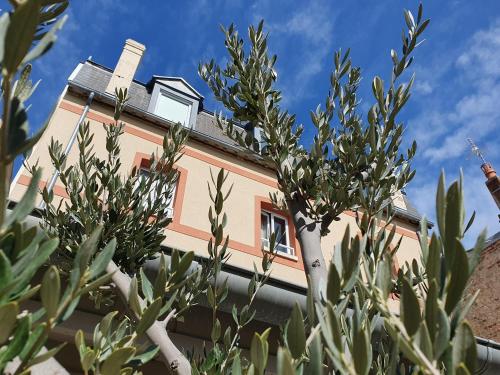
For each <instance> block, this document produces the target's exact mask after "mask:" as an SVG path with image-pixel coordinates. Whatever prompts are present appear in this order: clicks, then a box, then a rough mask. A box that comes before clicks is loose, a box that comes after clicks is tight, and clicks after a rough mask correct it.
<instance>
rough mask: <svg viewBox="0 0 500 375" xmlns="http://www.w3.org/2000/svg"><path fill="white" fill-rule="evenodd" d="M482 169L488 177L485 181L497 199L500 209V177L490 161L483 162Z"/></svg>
mask: <svg viewBox="0 0 500 375" xmlns="http://www.w3.org/2000/svg"><path fill="white" fill-rule="evenodd" d="M481 169H482V170H483V173H484V176H485V177H486V179H487V180H486V182H485V184H486V187H487V188H488V190H489V191H490V194H491V196H492V197H493V199H494V200H495V202H496V204H497V207H498V208H499V209H500V177H498V176H497V173H496V172H495V170H494V169H493V167H492V166H491V164H490V163H483V164H482V165H481Z"/></svg>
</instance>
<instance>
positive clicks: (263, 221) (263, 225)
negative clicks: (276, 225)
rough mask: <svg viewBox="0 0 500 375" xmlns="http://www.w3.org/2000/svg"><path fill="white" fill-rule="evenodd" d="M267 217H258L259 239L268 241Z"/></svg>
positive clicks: (265, 215)
mask: <svg viewBox="0 0 500 375" xmlns="http://www.w3.org/2000/svg"><path fill="white" fill-rule="evenodd" d="M269 235H270V233H269V215H268V214H266V213H264V212H263V213H262V214H261V215H260V238H262V239H269Z"/></svg>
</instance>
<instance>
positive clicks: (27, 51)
mask: <svg viewBox="0 0 500 375" xmlns="http://www.w3.org/2000/svg"><path fill="white" fill-rule="evenodd" d="M11 4H12V5H13V10H12V12H10V13H9V14H7V13H4V14H3V15H2V16H0V41H1V43H0V60H1V67H2V78H3V80H2V98H3V106H4V111H3V115H2V124H4V125H3V126H2V127H1V128H0V142H1V147H0V202H1V203H0V372H3V371H5V370H6V368H7V367H8V366H9V364H10V362H11V361H12V360H13V359H14V358H15V357H18V358H19V359H20V365H19V366H18V367H17V368H15V369H14V370H13V372H14V373H16V374H20V373H28V372H29V368H30V367H31V366H33V365H34V364H37V363H40V362H43V361H45V360H47V359H48V358H50V357H52V356H54V355H56V354H57V352H58V351H59V350H60V349H61V347H62V346H57V347H53V348H49V350H47V351H45V352H42V351H41V349H42V348H43V346H44V345H45V344H46V342H47V339H48V337H49V335H50V333H51V331H52V330H53V329H54V328H55V327H56V326H57V325H58V324H61V323H62V322H64V321H65V320H67V319H68V318H69V317H70V316H71V314H72V313H73V312H74V310H75V309H76V308H77V306H78V303H79V301H80V299H81V298H82V297H83V296H85V295H86V294H88V293H94V296H95V295H96V291H98V290H100V288H101V287H102V286H103V285H107V284H109V283H110V282H111V281H113V284H114V286H115V288H116V290H117V291H118V293H119V294H121V296H122V297H123V299H124V302H126V305H127V308H128V311H123V312H122V311H120V312H117V311H113V312H111V313H109V314H107V315H106V316H105V317H104V318H103V319H102V321H101V322H100V323H99V324H98V325H97V326H96V327H95V330H94V334H93V337H92V340H91V342H89V341H86V340H85V338H84V334H83V332H82V331H78V332H77V334H76V337H75V344H76V347H77V349H78V351H79V355H80V362H81V367H82V370H83V371H84V373H86V374H90V373H92V374H138V373H139V371H140V367H141V366H142V365H143V364H145V363H147V362H148V361H150V360H151V359H152V358H154V357H155V356H156V355H157V354H158V353H159V352H161V350H160V349H161V348H160V345H158V344H159V343H158V342H154V340H153V342H154V343H155V344H156V345H152V346H144V345H142V344H141V343H142V342H143V341H142V340H143V339H144V336H148V337H149V338H151V337H158V333H163V334H164V335H163V336H162V335H160V336H161V337H163V338H164V339H165V340H170V339H169V337H168V334H167V333H166V332H168V323H169V321H170V320H171V319H182V318H183V315H184V313H185V312H186V311H187V310H189V309H190V308H191V307H192V306H193V305H196V304H197V303H199V301H200V299H201V297H202V296H206V299H207V302H208V305H209V307H210V308H211V310H212V319H211V322H212V329H211V335H210V336H211V343H210V344H211V345H210V348H209V349H206V351H205V353H204V355H200V356H194V355H190V356H189V360H190V362H191V365H192V373H193V374H229V373H231V374H264V373H266V372H267V371H268V370H274V369H270V366H269V365H268V362H269V356H270V354H271V353H270V348H269V347H270V338H269V337H270V334H271V329H270V328H268V329H266V330H264V332H262V333H254V335H253V338H252V340H251V344H250V347H249V348H248V349H249V354H248V355H247V354H245V352H244V351H243V350H242V347H241V346H240V345H241V343H240V340H241V334H242V331H243V330H244V329H245V328H248V326H249V324H250V323H251V322H252V320H253V318H254V316H255V309H254V301H255V299H256V296H257V294H258V292H259V290H260V289H261V288H262V286H263V285H264V284H265V283H266V282H267V280H268V278H269V276H270V272H271V264H272V262H273V259H274V255H275V254H274V252H271V253H268V252H264V253H263V261H262V269H263V272H262V273H261V272H259V270H258V269H257V267H256V266H254V275H253V277H252V279H251V281H250V283H249V285H248V296H247V301H246V303H245V304H243V305H242V306H236V305H235V306H233V309H232V317H233V324H231V325H228V326H224V325H223V323H221V320H220V319H219V318H220V308H221V305H222V304H223V303H224V301H225V300H226V298H227V296H228V293H229V288H228V280H227V279H226V280H221V272H222V269H223V266H224V263H225V262H226V261H227V259H228V257H229V253H228V243H229V237H228V236H227V235H226V234H225V233H224V228H225V227H226V225H227V216H226V214H225V213H224V212H223V208H224V202H225V201H226V200H227V199H228V196H229V193H230V191H231V188H229V189H228V190H227V191H225V188H224V184H225V182H226V180H227V176H228V175H227V174H226V173H225V172H224V171H223V170H221V171H219V173H218V174H217V176H216V177H214V176H213V175H212V178H211V184H210V183H209V185H208V189H209V194H210V197H211V200H212V207H210V210H209V213H208V218H209V221H210V227H211V235H212V236H211V239H210V240H209V242H208V245H207V250H208V254H209V258H208V259H207V260H205V261H202V260H195V257H194V253H193V252H188V253H184V254H181V253H180V252H179V251H177V250H175V249H174V250H172V252H171V254H170V257H167V256H165V255H164V254H162V255H161V256H160V257H159V259H158V269H157V272H156V274H155V275H153V276H154V277H151V275H148V274H147V273H146V272H145V271H144V269H143V268H142V267H141V266H142V265H143V263H144V262H145V261H146V260H148V259H151V258H153V257H154V256H155V254H157V253H158V252H159V250H160V243H161V242H162V241H163V239H164V234H163V229H164V227H165V226H166V225H168V223H169V222H170V220H171V217H170V215H169V212H168V200H169V199H172V197H171V193H172V187H173V185H174V184H175V182H176V178H177V173H176V171H175V168H174V164H175V163H176V162H177V161H178V159H179V157H180V151H181V150H182V145H183V143H184V141H185V139H186V136H187V135H186V133H185V132H184V131H182V130H181V128H179V127H176V126H173V127H171V128H170V130H169V131H168V133H167V135H166V137H165V139H164V142H163V145H162V149H161V152H160V155H152V156H151V158H150V161H149V163H150V165H149V168H150V175H149V177H147V178H144V179H141V178H139V171H138V170H137V169H134V170H132V172H131V173H130V175H128V176H127V177H125V178H124V177H123V172H122V170H121V169H122V168H121V162H120V157H119V156H120V147H119V137H120V135H121V134H122V132H123V127H122V126H121V125H120V124H119V118H120V115H121V112H122V111H123V109H124V108H125V105H126V98H127V92H126V91H123V90H118V91H117V92H116V97H117V105H116V108H115V115H114V120H115V123H114V124H112V125H108V126H105V127H104V128H105V131H106V150H107V158H105V159H100V158H99V157H98V156H97V155H96V153H95V152H94V150H93V134H92V133H91V131H90V125H89V124H88V123H87V124H84V125H83V126H82V127H81V129H80V132H79V135H78V147H79V159H78V162H77V163H76V164H75V165H73V166H67V165H66V162H67V161H66V155H64V153H63V152H62V145H61V144H60V143H58V142H52V143H51V146H50V149H49V153H50V155H51V158H52V161H53V163H54V166H55V167H56V169H57V170H58V172H59V173H60V180H61V182H62V183H63V185H64V187H65V188H66V191H67V193H68V195H69V200H66V201H63V202H62V203H61V204H60V205H59V206H55V204H54V197H53V194H52V192H51V191H48V190H46V189H45V190H44V191H43V192H42V195H43V199H44V201H45V203H46V204H47V208H46V210H45V211H43V212H42V216H43V220H44V228H45V229H46V232H47V233H44V232H41V231H40V230H39V229H38V228H37V224H36V223H32V224H31V223H30V222H29V221H27V220H26V219H27V216H28V215H29V214H30V213H31V212H32V211H33V209H34V207H35V198H36V195H37V188H38V183H39V181H40V171H39V170H37V168H36V167H30V169H31V170H32V172H33V178H32V181H31V183H30V186H29V187H28V189H27V191H26V193H25V195H24V196H23V198H22V199H21V200H20V202H18V203H17V205H16V206H15V207H14V209H13V210H12V211H10V212H9V215H6V213H7V210H6V202H7V192H8V187H9V175H10V174H9V173H10V172H9V171H10V168H11V165H12V162H13V160H14V158H15V157H16V156H17V155H19V154H21V153H24V152H26V151H29V149H30V148H31V147H32V146H33V145H34V144H35V143H36V141H37V140H38V139H39V137H40V135H41V134H42V131H43V130H42V131H41V132H40V133H38V134H36V135H35V136H33V137H31V138H29V137H28V116H27V107H26V106H25V102H26V100H27V99H28V98H29V97H30V96H31V94H32V93H33V91H34V89H35V88H36V87H37V85H38V83H36V84H33V83H32V82H31V81H30V79H29V76H30V72H31V66H30V65H29V64H27V63H28V62H29V61H31V60H33V59H35V58H37V57H39V56H41V55H42V54H44V53H45V52H47V50H48V49H50V47H51V46H52V44H53V42H54V41H55V35H56V31H57V30H58V29H59V28H60V27H61V26H62V23H63V22H64V17H63V18H60V19H59V20H58V17H59V16H60V15H61V13H62V12H63V11H64V10H65V9H66V7H67V2H66V1H58V0H55V1H54V0H33V1H19V0H11ZM405 22H406V25H407V29H408V32H407V34H406V35H404V36H403V48H402V54H401V58H399V57H398V55H397V53H396V52H395V51H391V57H392V61H393V67H392V74H391V79H390V83H389V85H388V87H387V89H386V88H385V86H384V82H383V80H382V79H381V78H379V77H375V78H374V80H373V83H372V88H373V95H374V99H375V104H374V105H373V106H372V108H371V109H370V111H369V113H368V116H367V124H364V123H363V122H362V119H361V116H360V115H359V114H358V112H357V104H358V99H357V97H356V91H357V87H358V85H359V81H360V69H359V68H357V67H354V66H353V65H352V63H351V61H350V59H349V53H348V52H347V53H346V54H342V53H340V52H339V53H337V54H336V55H335V60H334V65H335V67H334V71H333V73H332V76H331V92H330V94H329V95H328V97H327V100H326V103H325V109H321V107H318V109H317V110H316V111H315V112H313V113H311V121H312V124H313V126H314V127H315V128H316V129H317V134H316V137H315V139H314V142H313V145H312V147H311V149H310V150H308V151H306V150H304V149H303V148H302V147H301V146H300V139H301V138H300V137H301V134H302V127H301V126H296V124H295V118H294V116H293V115H290V114H288V113H287V112H286V111H283V110H282V109H281V108H280V107H279V102H280V99H281V93H280V92H279V91H278V90H276V89H274V88H273V84H274V82H275V81H276V79H277V75H276V72H275V69H274V66H275V62H276V57H275V56H273V57H269V55H268V52H267V36H265V34H264V32H263V24H262V23H260V24H259V26H258V27H257V28H254V27H251V28H250V29H249V39H250V42H251V50H250V53H249V54H248V55H246V53H245V51H244V45H243V41H242V39H241V38H240V37H239V36H238V33H237V31H236V30H235V29H234V27H233V26H230V27H229V28H228V29H227V30H224V33H225V35H226V46H227V49H228V52H229V55H230V61H229V63H228V65H227V66H226V68H225V69H221V68H220V67H218V66H217V65H216V64H215V63H214V62H210V63H209V64H205V65H204V66H202V67H201V69H200V73H201V75H202V77H203V78H204V79H205V80H207V82H208V83H209V85H210V87H211V88H212V90H213V91H214V94H215V95H216V97H217V99H218V100H220V101H221V102H222V103H223V104H224V105H225V106H226V107H227V108H228V109H229V110H230V111H231V112H232V113H233V120H234V121H235V122H240V123H246V126H247V128H248V129H250V130H254V132H253V133H252V132H250V133H246V134H245V133H244V132H243V131H241V130H240V129H238V128H236V127H235V125H234V123H233V122H232V121H230V122H228V123H225V122H223V121H222V119H221V118H219V125H220V126H221V127H227V132H228V133H229V134H230V135H231V136H232V137H233V138H234V139H235V140H237V141H238V142H239V143H240V144H241V145H242V146H244V147H246V148H248V149H250V150H253V151H258V152H259V153H260V154H261V156H262V157H263V158H264V159H266V160H268V161H270V162H271V163H272V164H273V165H274V166H275V168H276V170H277V177H278V182H279V186H280V190H281V191H282V193H283V196H284V202H283V201H280V199H279V198H278V196H277V195H274V196H273V197H272V198H273V201H274V203H275V204H277V205H281V206H283V205H284V204H286V205H288V208H289V209H290V210H291V211H292V208H291V207H292V204H291V202H297V201H300V202H302V203H303V204H304V205H305V207H306V213H307V215H306V216H305V218H306V219H307V220H312V221H314V222H319V223H320V225H321V233H322V234H325V233H326V231H327V229H328V226H329V224H330V223H331V221H332V220H336V219H337V218H338V215H339V214H340V213H341V212H342V211H344V210H345V209H354V210H359V213H358V216H357V225H358V227H359V233H360V234H359V235H358V236H355V237H354V238H353V237H352V236H351V232H350V229H349V227H347V229H346V232H345V234H344V236H343V239H342V241H341V242H340V243H339V244H338V246H337V247H336V249H335V252H334V257H333V259H332V261H331V264H330V267H329V270H328V273H327V276H326V280H325V281H326V282H325V288H323V289H320V290H321V293H319V298H318V296H316V295H313V292H312V289H313V288H312V287H310V288H309V290H308V296H307V309H306V311H305V312H304V311H301V309H300V308H299V306H298V305H295V306H294V308H293V310H292V311H291V317H290V319H289V321H287V322H286V323H285V324H284V325H283V327H282V337H281V340H280V346H279V347H278V349H277V368H276V370H277V373H278V374H279V375H285V374H286V375H297V374H309V373H311V374H320V373H329V374H330V373H331V374H333V373H342V374H353V375H354V374H369V373H375V374H401V373H415V374H417V373H418V374H420V373H422V374H440V373H449V374H470V373H473V372H474V369H475V364H476V356H477V352H476V343H475V338H474V335H473V332H472V330H471V328H470V326H469V324H468V323H467V321H466V320H465V316H466V314H467V311H468V309H469V308H470V306H471V305H472V303H473V301H474V298H469V299H466V298H464V290H465V287H466V285H467V282H468V280H469V278H470V276H471V274H472V272H473V270H474V268H475V266H476V265H477V262H478V258H479V252H480V251H481V249H482V247H483V245H484V237H485V235H484V234H482V235H481V236H479V238H478V240H477V243H476V245H475V246H474V249H472V251H471V254H472V255H471V256H470V257H468V256H467V254H466V250H465V248H464V246H463V244H462V239H463V237H464V234H465V232H466V230H467V229H468V228H469V227H470V224H471V222H472V219H473V217H472V218H471V220H469V222H468V223H467V224H466V223H465V222H464V220H465V215H464V208H463V187H462V179H461V178H460V180H459V181H458V182H454V183H452V184H451V186H450V187H449V188H448V189H447V188H446V184H445V181H444V176H442V177H441V179H440V182H439V185H438V193H437V199H436V209H437V223H438V230H437V231H436V232H435V233H433V234H432V235H431V236H430V238H429V235H428V233H427V228H428V226H427V222H426V221H425V220H423V221H422V223H421V229H420V234H419V236H420V247H421V252H422V257H421V260H420V262H417V261H414V262H413V263H412V264H405V265H404V266H403V268H402V270H400V272H399V273H398V275H393V274H392V272H391V265H392V262H393V257H394V256H395V253H396V252H397V250H398V249H399V246H400V243H401V241H400V240H399V241H398V240H397V239H396V238H395V229H394V226H392V222H393V218H394V213H393V212H392V211H391V209H390V208H391V207H390V198H391V196H392V194H394V192H395V191H397V190H399V189H401V188H402V187H404V186H405V184H406V183H408V182H409V181H410V180H411V178H412V176H413V174H414V172H413V171H412V170H411V168H410V166H409V161H410V160H411V158H412V157H413V154H414V153H415V150H416V146H415V145H413V146H412V147H411V148H410V149H409V150H408V151H407V152H406V155H403V154H401V153H400V151H399V147H400V144H401V139H402V138H401V137H402V133H403V125H402V124H401V123H398V121H397V120H396V117H397V114H398V113H399V112H400V111H401V109H402V107H403V106H404V105H405V103H406V102H407V101H408V98H409V95H410V94H409V90H410V88H411V84H412V81H413V79H411V80H410V82H409V83H407V84H398V83H397V81H398V79H399V77H400V76H401V75H402V74H403V73H404V72H405V70H406V69H407V68H408V66H409V65H410V64H411V61H412V57H411V53H412V51H413V50H414V49H415V47H416V46H417V45H418V41H417V38H418V37H419V36H420V34H421V33H422V32H423V30H424V29H425V27H426V26H427V24H428V20H427V21H423V20H422V8H421V7H420V8H419V12H418V16H417V19H416V21H415V19H414V17H413V15H412V14H411V13H410V12H409V11H406V12H405ZM16 77H18V79H17V81H15V78H16ZM333 122H335V123H336V125H335V126H333V125H331V124H332V123H333ZM255 129H260V130H259V131H255ZM254 135H255V136H254ZM330 145H332V146H330ZM164 186H167V189H164ZM151 189H155V193H156V196H157V197H162V196H163V197H164V198H165V199H155V200H153V199H151V198H150V196H151V195H150V192H151ZM394 243H396V245H395V246H392V245H394ZM275 245H276V236H275V234H272V235H271V239H270V248H271V249H274V248H275ZM47 263H52V265H48V266H45V265H46V264H47ZM122 270H124V271H125V272H122ZM37 273H38V274H39V275H41V281H40V283H39V284H37V283H35V282H34V280H35V279H34V276H35V274H37ZM127 274H130V275H131V276H132V278H130V277H129V276H128V275H127ZM150 277H151V278H150ZM308 280H309V282H310V283H311V282H312V281H311V278H308ZM391 294H392V295H394V296H399V311H398V310H397V309H394V307H393V306H390V305H389V302H388V298H389V296H390V295H391ZM97 295H98V294H97ZM34 296H38V297H39V299H40V301H41V304H40V307H39V309H38V310H36V311H27V312H21V304H22V303H23V302H24V301H26V300H27V299H30V298H32V297H34ZM151 332H154V333H155V335H151ZM160 344H164V343H160ZM177 352H178V357H177V358H176V359H181V358H184V357H183V354H182V353H181V352H179V351H177ZM161 354H162V355H164V354H165V353H161ZM168 365H169V366H170V368H172V367H171V363H168ZM9 370H12V369H9Z"/></svg>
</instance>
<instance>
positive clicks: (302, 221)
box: [287, 197, 328, 302]
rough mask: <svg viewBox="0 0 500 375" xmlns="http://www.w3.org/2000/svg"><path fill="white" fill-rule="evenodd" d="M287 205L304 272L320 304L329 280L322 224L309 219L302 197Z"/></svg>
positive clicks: (292, 200)
mask: <svg viewBox="0 0 500 375" xmlns="http://www.w3.org/2000/svg"><path fill="white" fill-rule="evenodd" d="M287 203H288V209H289V211H290V214H291V216H292V220H293V224H294V226H295V236H296V237H297V239H298V240H299V244H300V249H301V250H302V258H303V260H304V270H305V272H306V275H307V276H308V277H309V278H310V283H311V285H310V286H309V287H310V288H312V295H313V297H314V301H315V302H319V301H320V300H321V291H322V290H323V289H324V287H325V285H326V281H327V279H328V268H327V266H326V262H325V258H324V257H323V252H322V251H321V223H318V222H316V221H315V220H313V219H311V218H310V217H308V215H307V206H306V202H305V201H304V199H303V198H302V197H296V198H294V199H291V200H289V201H288V202H287Z"/></svg>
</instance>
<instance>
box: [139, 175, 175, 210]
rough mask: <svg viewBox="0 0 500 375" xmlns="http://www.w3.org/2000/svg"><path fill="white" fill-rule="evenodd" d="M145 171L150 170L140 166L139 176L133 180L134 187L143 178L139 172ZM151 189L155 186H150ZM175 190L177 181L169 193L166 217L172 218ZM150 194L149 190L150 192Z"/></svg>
mask: <svg viewBox="0 0 500 375" xmlns="http://www.w3.org/2000/svg"><path fill="white" fill-rule="evenodd" d="M143 171H145V172H146V173H150V170H149V168H145V167H141V168H140V169H139V178H138V179H137V181H136V182H135V183H136V186H135V187H136V188H137V186H138V185H139V184H140V183H141V179H142V178H144V177H143V175H142V174H141V172H143ZM151 190H155V186H154V185H153V186H151ZM176 192H177V182H176V183H175V185H174V188H173V189H172V194H171V197H170V202H169V204H168V207H167V210H166V211H167V217H168V218H173V217H174V200H175V193H176ZM150 194H151V192H150Z"/></svg>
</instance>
